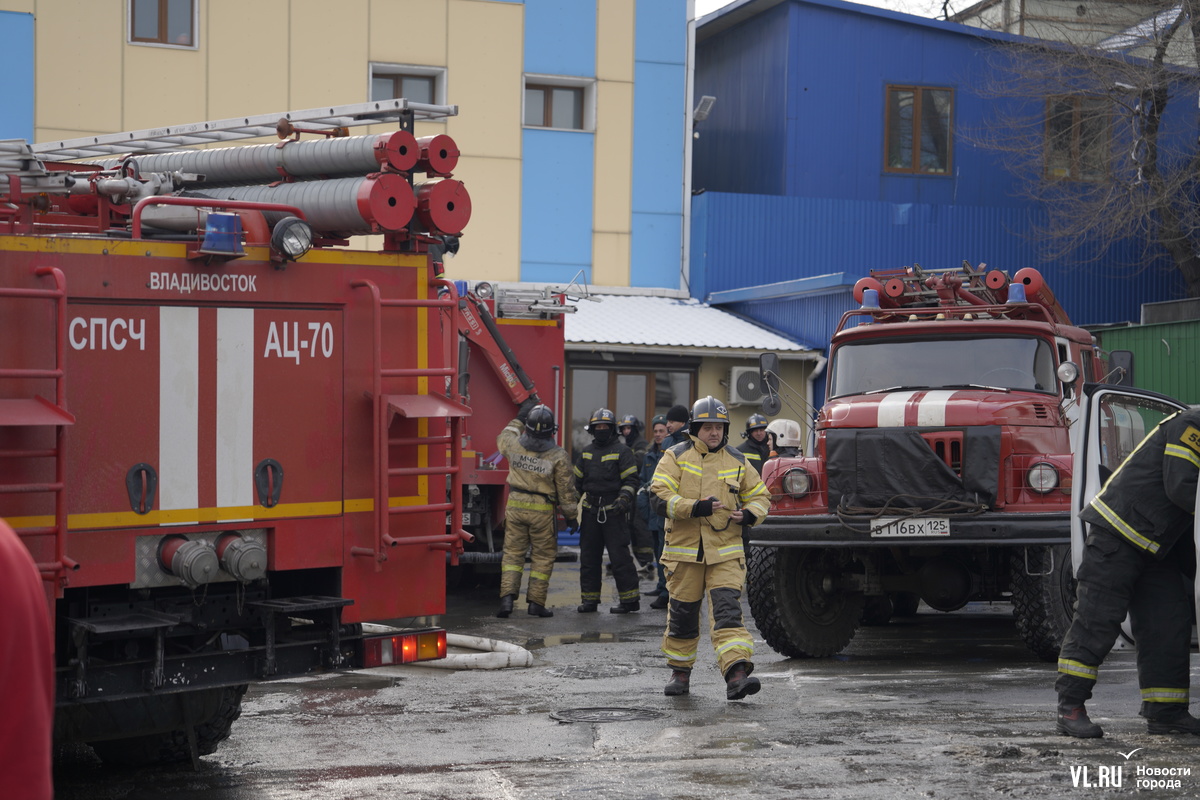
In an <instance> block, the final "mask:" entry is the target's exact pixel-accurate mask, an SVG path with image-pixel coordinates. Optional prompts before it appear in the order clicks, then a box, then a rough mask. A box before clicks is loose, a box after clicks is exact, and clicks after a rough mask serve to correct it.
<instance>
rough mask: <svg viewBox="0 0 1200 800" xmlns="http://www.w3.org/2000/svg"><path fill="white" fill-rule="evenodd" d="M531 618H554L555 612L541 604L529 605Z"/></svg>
mask: <svg viewBox="0 0 1200 800" xmlns="http://www.w3.org/2000/svg"><path fill="white" fill-rule="evenodd" d="M529 616H531V617H553V616H554V612H553V611H551V610H550V609H548V608H546V607H545V606H544V605H542V604H541V603H532V602H531V603H530V604H529Z"/></svg>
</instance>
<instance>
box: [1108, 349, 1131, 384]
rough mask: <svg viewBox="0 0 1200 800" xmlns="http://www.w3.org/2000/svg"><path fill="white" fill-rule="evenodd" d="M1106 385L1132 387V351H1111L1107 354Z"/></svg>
mask: <svg viewBox="0 0 1200 800" xmlns="http://www.w3.org/2000/svg"><path fill="white" fill-rule="evenodd" d="M1108 375H1109V377H1108V381H1107V382H1108V383H1110V384H1112V385H1114V386H1133V351H1132V350H1113V351H1111V352H1110V353H1109V354H1108Z"/></svg>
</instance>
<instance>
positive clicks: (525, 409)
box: [517, 394, 539, 424]
mask: <svg viewBox="0 0 1200 800" xmlns="http://www.w3.org/2000/svg"><path fill="white" fill-rule="evenodd" d="M538 402H539V401H538V398H537V395H536V394H531V395H529V397H527V398H525V401H524V402H523V403H521V407H520V408H519V409H518V410H517V419H519V420H520V421H521V423H522V424H524V423H525V420H527V419H529V412H530V411H533V407H534V406H536V405H537V404H538Z"/></svg>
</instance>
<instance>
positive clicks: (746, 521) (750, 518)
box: [742, 508, 758, 525]
mask: <svg viewBox="0 0 1200 800" xmlns="http://www.w3.org/2000/svg"><path fill="white" fill-rule="evenodd" d="M757 521H758V517H756V516H754V515H753V514H751V513H750V512H749V511H747V510H746V509H744V508H743V509H742V524H743V525H753V524H754V523H755V522H757Z"/></svg>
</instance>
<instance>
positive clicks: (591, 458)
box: [575, 437, 638, 510]
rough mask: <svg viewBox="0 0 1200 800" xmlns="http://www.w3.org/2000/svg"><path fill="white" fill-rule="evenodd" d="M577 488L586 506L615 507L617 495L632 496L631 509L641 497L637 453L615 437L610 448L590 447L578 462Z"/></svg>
mask: <svg viewBox="0 0 1200 800" xmlns="http://www.w3.org/2000/svg"><path fill="white" fill-rule="evenodd" d="M575 488H576V489H578V490H579V492H580V493H581V494H584V495H586V497H584V498H583V507H584V508H587V509H592V510H595V509H598V508H600V507H602V506H610V505H612V504H613V503H614V502H615V501H616V499H617V495H618V494H621V493H624V494H625V495H627V496H628V500H629V507H630V508H633V499H634V497H636V496H637V490H638V474H637V460H636V459H635V458H634V455H633V451H632V450H630V449H629V448H628V447H626V446H625V445H624V444H622V443H621V441H620V440H619V439H617V438H616V437H614V438H613V439H612V440H610V441H609V443H608V444H606V445H598V444H596V443H595V442H592V443H591V444H589V445H587V446H586V447H584V448H583V450H582V451H581V452H580V453H579V458H577V459H576V460H575Z"/></svg>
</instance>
